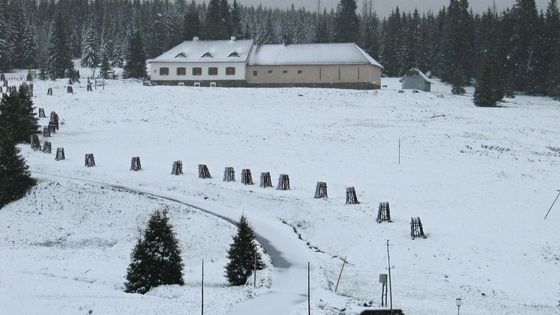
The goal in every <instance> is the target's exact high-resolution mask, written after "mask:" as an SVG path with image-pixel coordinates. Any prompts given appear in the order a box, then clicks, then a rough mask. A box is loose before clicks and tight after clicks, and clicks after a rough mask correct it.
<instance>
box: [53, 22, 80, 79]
mask: <svg viewBox="0 0 560 315" xmlns="http://www.w3.org/2000/svg"><path fill="white" fill-rule="evenodd" d="M66 32H67V30H66V23H65V21H64V18H63V16H62V13H60V12H59V13H57V14H56V16H55V19H54V25H53V33H52V34H51V38H50V45H49V61H48V68H47V69H48V70H47V71H48V73H49V76H50V77H51V79H57V78H64V77H65V72H66V71H68V72H70V71H72V70H73V69H74V65H73V63H72V58H71V56H72V55H71V50H70V42H69V40H68V35H67V33H66Z"/></svg>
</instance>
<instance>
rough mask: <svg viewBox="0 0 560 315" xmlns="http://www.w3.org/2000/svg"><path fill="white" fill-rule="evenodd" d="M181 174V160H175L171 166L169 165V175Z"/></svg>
mask: <svg viewBox="0 0 560 315" xmlns="http://www.w3.org/2000/svg"><path fill="white" fill-rule="evenodd" d="M181 174H183V162H182V161H175V162H173V166H171V175H181Z"/></svg>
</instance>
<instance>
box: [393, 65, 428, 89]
mask: <svg viewBox="0 0 560 315" xmlns="http://www.w3.org/2000/svg"><path fill="white" fill-rule="evenodd" d="M399 82H401V83H402V89H403V90H420V91H424V92H430V91H431V90H432V83H433V81H432V80H430V78H428V76H427V75H425V74H424V73H423V72H422V71H420V70H419V69H417V68H412V69H410V70H408V71H407V72H406V74H405V75H404V76H403V77H402V79H400V81H399Z"/></svg>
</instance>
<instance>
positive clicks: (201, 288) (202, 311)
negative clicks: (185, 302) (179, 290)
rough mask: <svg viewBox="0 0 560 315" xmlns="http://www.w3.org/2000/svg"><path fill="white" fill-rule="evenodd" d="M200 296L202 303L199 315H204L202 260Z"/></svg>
mask: <svg viewBox="0 0 560 315" xmlns="http://www.w3.org/2000/svg"><path fill="white" fill-rule="evenodd" d="M200 294H201V297H202V303H201V304H200V314H201V315H204V258H203V259H202V282H201V285H200Z"/></svg>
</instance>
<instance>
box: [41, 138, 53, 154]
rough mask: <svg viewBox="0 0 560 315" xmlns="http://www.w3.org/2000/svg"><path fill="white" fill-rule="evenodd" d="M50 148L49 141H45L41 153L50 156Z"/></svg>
mask: <svg viewBox="0 0 560 315" xmlns="http://www.w3.org/2000/svg"><path fill="white" fill-rule="evenodd" d="M51 148H52V146H51V143H50V142H49V141H45V143H44V144H43V153H48V154H51Z"/></svg>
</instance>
